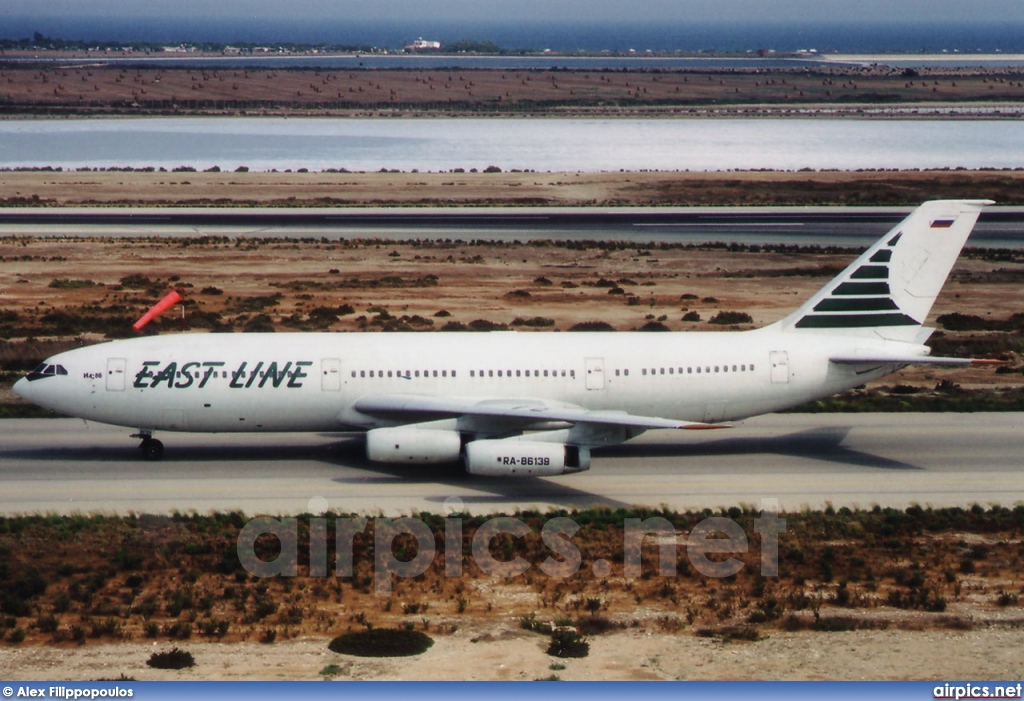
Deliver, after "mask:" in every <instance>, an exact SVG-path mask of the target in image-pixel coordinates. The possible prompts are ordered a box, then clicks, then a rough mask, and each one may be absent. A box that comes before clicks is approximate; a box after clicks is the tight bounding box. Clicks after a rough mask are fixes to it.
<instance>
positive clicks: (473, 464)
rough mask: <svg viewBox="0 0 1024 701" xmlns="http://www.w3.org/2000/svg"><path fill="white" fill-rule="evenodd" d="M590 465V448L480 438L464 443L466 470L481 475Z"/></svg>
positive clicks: (555, 471)
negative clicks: (479, 439)
mask: <svg viewBox="0 0 1024 701" xmlns="http://www.w3.org/2000/svg"><path fill="white" fill-rule="evenodd" d="M589 469H590V449H589V448H584V447H580V446H575V445H567V444H564V443H542V442H540V441H524V440H509V439H503V440H481V441H473V442H472V443H468V444H466V472H468V473H470V474H471V475H481V476H483V477H547V476H550V475H564V474H568V473H570V472H583V471H584V470H589Z"/></svg>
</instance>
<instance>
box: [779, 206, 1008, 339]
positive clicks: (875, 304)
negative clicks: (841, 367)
mask: <svg viewBox="0 0 1024 701" xmlns="http://www.w3.org/2000/svg"><path fill="white" fill-rule="evenodd" d="M989 204H992V202H991V201H989V200H935V201H932V202H925V203H924V204H922V205H921V206H920V207H918V208H917V209H915V210H914V211H913V212H911V214H910V216H908V217H907V218H906V219H904V220H903V221H902V222H900V224H899V225H898V226H896V227H895V228H893V229H892V230H891V231H890V232H889V233H888V234H886V235H885V236H884V237H882V239H881V240H880V241H878V243H876V244H875V245H874V246H872V247H871V248H869V249H868V250H867V251H865V253H864V254H863V255H862V256H860V257H859V258H857V260H855V261H854V262H853V263H852V264H851V265H850V266H849V267H848V268H846V270H844V271H843V272H842V273H840V274H839V275H838V276H837V277H836V278H835V279H834V280H832V281H831V282H830V283H828V285H826V286H825V287H823V288H822V289H821V291H819V292H818V293H817V294H816V295H814V296H813V297H812V298H811V299H810V300H808V302H807V303H806V304H804V305H803V306H802V307H800V308H799V309H798V310H796V311H795V312H793V313H792V314H790V315H789V316H787V317H786V318H785V319H783V320H782V321H780V322H779V323H778V326H777V328H779V329H780V330H782V331H793V332H811V333H813V332H826V333H830V334H847V335H855V336H872V337H876V338H877V337H882V338H887V339H891V340H898V341H908V342H909V341H914V340H916V339H917V338H918V334H919V332H920V330H921V325H922V324H923V323H924V320H925V317H927V316H928V312H929V311H931V308H932V304H934V303H935V298H936V297H937V296H938V294H939V292H940V291H941V290H942V286H943V285H944V284H945V282H946V278H947V277H948V276H949V271H950V270H952V268H953V264H954V263H955V262H956V259H957V257H958V256H959V255H960V250H961V249H962V248H963V246H964V243H965V242H966V241H967V237H968V236H969V235H970V233H971V230H972V229H973V228H974V224H975V222H977V220H978V215H979V214H980V213H981V210H982V208H983V207H984V206H985V205H989Z"/></svg>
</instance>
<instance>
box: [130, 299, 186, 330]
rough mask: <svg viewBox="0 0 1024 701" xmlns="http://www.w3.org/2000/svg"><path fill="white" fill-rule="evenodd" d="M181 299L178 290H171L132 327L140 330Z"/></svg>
mask: <svg viewBox="0 0 1024 701" xmlns="http://www.w3.org/2000/svg"><path fill="white" fill-rule="evenodd" d="M180 301H181V295H180V294H179V293H178V291H177V290H171V291H170V293H168V294H167V296H166V297H164V298H163V299H161V300H160V301H159V302H157V303H156V304H154V305H153V308H152V309H150V310H149V311H148V312H146V313H145V314H143V315H142V318H141V319H139V320H138V321H136V322H135V323H134V324H132V328H133V329H135V330H136V331H138V330H140V329H141V328H142V327H143V326H145V325H146V324H148V323H149V322H151V321H153V319H155V318H157V317H158V316H160V315H161V314H163V313H164V312H165V311H167V310H168V309H170V308H171V307H173V306H174V305H175V304H177V303H178V302H180Z"/></svg>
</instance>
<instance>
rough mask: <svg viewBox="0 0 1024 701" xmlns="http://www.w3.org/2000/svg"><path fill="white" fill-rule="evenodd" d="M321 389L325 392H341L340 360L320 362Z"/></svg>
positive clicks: (325, 359)
mask: <svg viewBox="0 0 1024 701" xmlns="http://www.w3.org/2000/svg"><path fill="white" fill-rule="evenodd" d="M320 388H321V389H322V390H323V391H324V392H339V391H341V360H340V359H339V358H323V359H321V360H320Z"/></svg>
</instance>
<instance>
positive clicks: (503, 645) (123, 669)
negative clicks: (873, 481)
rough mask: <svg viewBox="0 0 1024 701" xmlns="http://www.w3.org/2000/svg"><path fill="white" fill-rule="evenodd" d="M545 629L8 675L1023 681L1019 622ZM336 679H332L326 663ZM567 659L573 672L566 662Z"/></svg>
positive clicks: (48, 664)
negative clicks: (717, 632)
mask: <svg viewBox="0 0 1024 701" xmlns="http://www.w3.org/2000/svg"><path fill="white" fill-rule="evenodd" d="M547 642H548V638H547V637H546V636H541V635H537V634H535V633H530V632H529V631H523V630H519V629H518V627H517V626H515V625H514V624H509V625H505V626H499V627H497V628H494V627H492V626H488V627H472V626H470V627H467V628H465V629H459V630H458V631H457V632H456V633H454V634H452V635H445V636H436V637H435V639H434V645H433V647H431V648H430V649H429V650H428V651H427V652H426V653H424V654H422V655H419V656H416V657H406V658H391V659H369V658H360V657H352V656H348V655H340V654H335V653H333V652H330V651H329V650H328V649H327V643H328V639H327V638H312V637H308V638H300V639H296V640H289V641H287V642H277V643H274V644H272V645H265V644H261V643H255V642H249V643H215V642H193V641H188V642H185V643H182V644H181V645H180V646H181V648H182V649H187V650H188V651H189V652H191V653H192V655H193V656H194V657H195V660H196V666H195V667H193V668H191V669H187V670H181V671H170V670H167V671H163V670H155V669H151V668H150V667H148V666H146V660H147V659H148V658H149V656H150V655H151V654H153V652H156V651H165V650H168V649H170V648H171V647H172V645H171V644H169V643H166V642H160V643H155V642H146V643H139V642H133V643H102V644H88V645H85V646H82V647H63V648H54V647H26V648H9V647H5V648H0V670H3V671H2V672H0V673H2V674H3V676H4V677H5V678H6V679H9V680H12V681H13V680H17V679H26V680H28V679H47V680H54V681H57V680H80V681H81V680H90V679H101V678H102V679H111V678H113V679H116V678H118V676H119V675H122V674H123V675H125V676H127V677H132V678H134V679H138V680H140V681H142V680H174V679H178V680H207V681H209V680H254V679H260V680H273V681H282V680H310V679H320V678H325V677H329V678H333V679H338V680H345V679H352V680H405V681H410V680H434V681H449V680H466V681H476V680H496V681H529V680H534V679H547V678H549V677H551V676H552V675H557V676H558V678H560V679H564V680H579V681H604V680H619V681H643V680H822V679H826V680H906V679H914V680H919V679H929V680H949V679H989V680H1017V679H1021V678H1022V677H1024V636H1022V635H1021V633H1020V629H1019V627H1017V626H995V627H991V628H986V629H984V630H974V631H948V630H936V631H910V632H908V631H896V630H886V631H849V632H843V633H774V634H772V635H771V636H770V637H768V638H766V639H764V640H761V641H758V642H752V643H746V642H742V643H737V642H734V643H722V642H720V641H717V640H712V639H708V638H698V637H693V636H690V635H671V634H666V633H658V632H652V631H649V630H638V631H632V630H630V631H621V632H617V633H612V634H609V635H605V636H602V637H597V638H591V639H590V654H589V655H588V656H587V657H585V658H582V659H569V660H559V659H558V658H555V657H551V656H549V655H547V654H546V652H545V647H546V645H547ZM332 664H333V665H337V666H338V668H339V669H338V671H337V673H336V674H331V675H322V674H321V671H322V670H324V668H325V667H327V666H328V665H332ZM560 666H564V669H562V668H559V667H560Z"/></svg>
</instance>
